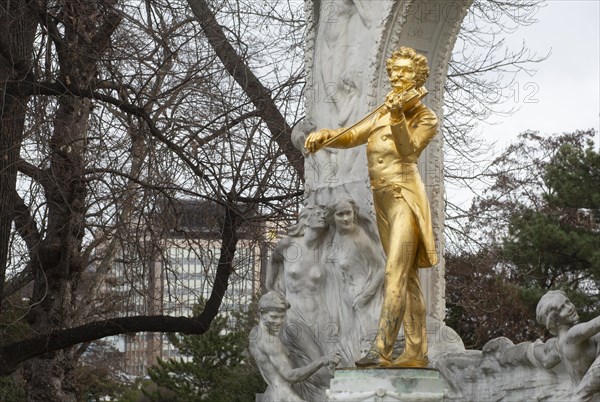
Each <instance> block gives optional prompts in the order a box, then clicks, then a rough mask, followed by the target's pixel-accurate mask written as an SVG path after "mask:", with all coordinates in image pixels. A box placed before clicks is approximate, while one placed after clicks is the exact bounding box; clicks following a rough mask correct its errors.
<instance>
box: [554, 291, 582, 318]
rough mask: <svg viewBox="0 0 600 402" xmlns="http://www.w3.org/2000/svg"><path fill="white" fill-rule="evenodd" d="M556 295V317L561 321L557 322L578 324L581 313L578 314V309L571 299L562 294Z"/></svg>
mask: <svg viewBox="0 0 600 402" xmlns="http://www.w3.org/2000/svg"><path fill="white" fill-rule="evenodd" d="M554 297H555V298H556V299H555V303H556V306H557V309H556V318H557V320H558V321H559V322H557V324H576V323H577V322H579V314H577V309H576V308H575V305H574V304H573V303H571V300H569V299H568V298H566V297H565V296H563V295H560V294H557V295H555V296H554Z"/></svg>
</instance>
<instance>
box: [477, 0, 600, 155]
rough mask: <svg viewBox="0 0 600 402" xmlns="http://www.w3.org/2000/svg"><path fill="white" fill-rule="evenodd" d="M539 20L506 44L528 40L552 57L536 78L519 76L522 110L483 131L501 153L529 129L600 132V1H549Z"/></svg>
mask: <svg viewBox="0 0 600 402" xmlns="http://www.w3.org/2000/svg"><path fill="white" fill-rule="evenodd" d="M536 17H537V19H538V23H536V24H533V25H531V26H529V27H522V28H520V29H519V30H518V31H517V32H515V33H514V34H512V35H511V36H510V37H509V38H508V39H507V40H508V42H509V43H511V44H513V46H514V47H515V48H517V49H518V48H519V46H520V44H521V42H522V41H523V40H525V42H526V44H527V46H528V47H529V48H530V49H532V50H534V51H536V52H537V53H538V54H546V53H547V52H548V51H549V50H550V51H551V55H550V57H549V58H548V59H547V60H546V61H544V62H542V63H540V64H538V65H537V66H536V69H537V70H538V71H537V73H536V74H535V75H534V76H533V77H530V76H528V75H527V74H521V75H519V76H518V77H517V80H516V83H517V84H518V88H519V90H520V93H519V95H520V96H519V97H518V106H519V107H520V110H519V111H518V112H517V113H515V114H513V115H512V116H507V117H505V116H495V117H493V118H492V120H494V121H496V122H499V123H500V124H498V125H495V126H489V125H483V126H482V127H481V131H482V133H483V134H484V135H485V136H486V137H487V136H488V135H489V137H490V138H494V139H496V140H497V141H498V151H500V150H501V149H502V148H503V147H504V146H505V145H506V144H507V143H508V142H509V141H511V140H512V141H514V140H515V138H516V136H517V135H518V134H519V133H520V132H523V131H525V130H527V129H533V130H539V131H540V132H541V133H543V134H554V133H562V132H569V131H574V130H577V129H588V128H595V129H596V131H597V132H598V129H599V128H600V42H599V41H600V22H599V21H600V0H580V1H577V0H550V1H548V2H547V5H546V6H545V7H543V8H541V9H540V10H539V12H538V14H537V15H536ZM596 145H597V146H600V137H598V136H597V140H596Z"/></svg>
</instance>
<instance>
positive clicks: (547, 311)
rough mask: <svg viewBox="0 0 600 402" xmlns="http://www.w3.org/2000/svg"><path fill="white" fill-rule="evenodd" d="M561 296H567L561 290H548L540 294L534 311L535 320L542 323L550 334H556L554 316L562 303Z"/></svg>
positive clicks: (566, 297)
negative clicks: (540, 296)
mask: <svg viewBox="0 0 600 402" xmlns="http://www.w3.org/2000/svg"><path fill="white" fill-rule="evenodd" d="M556 296H558V297H559V298H558V299H557V297H556ZM561 297H562V298H564V299H568V298H569V297H568V296H567V294H566V293H565V292H563V291H562V290H549V291H548V292H546V294H544V295H543V296H542V298H541V299H540V301H539V302H538V305H537V308H536V311H535V313H536V314H535V315H536V319H537V322H539V323H540V324H542V325H544V326H545V327H546V328H547V329H548V331H549V332H550V333H551V334H552V335H556V316H557V315H558V311H559V309H560V307H561V304H562V300H561Z"/></svg>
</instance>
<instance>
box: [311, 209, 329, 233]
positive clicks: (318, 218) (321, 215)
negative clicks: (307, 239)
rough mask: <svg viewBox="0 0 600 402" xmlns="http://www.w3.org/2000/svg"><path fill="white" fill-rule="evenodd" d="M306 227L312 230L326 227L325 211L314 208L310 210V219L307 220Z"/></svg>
mask: <svg viewBox="0 0 600 402" xmlns="http://www.w3.org/2000/svg"><path fill="white" fill-rule="evenodd" d="M308 227H310V228H313V229H322V228H326V227H327V221H326V220H325V211H323V209H321V208H315V209H313V210H312V212H311V214H310V217H309V218H308Z"/></svg>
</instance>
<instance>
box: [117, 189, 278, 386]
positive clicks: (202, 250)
mask: <svg viewBox="0 0 600 402" xmlns="http://www.w3.org/2000/svg"><path fill="white" fill-rule="evenodd" d="M175 210H176V211H177V212H176V214H175V216H174V217H173V219H174V226H173V230H172V231H171V234H170V237H169V238H167V239H161V241H160V245H158V246H153V247H152V249H154V250H155V251H154V254H155V255H154V256H148V255H147V256H146V257H144V256H141V255H140V253H138V252H137V250H136V247H133V250H123V253H122V255H121V258H119V260H118V261H117V263H116V266H115V267H114V274H113V275H114V276H113V278H111V281H109V282H110V283H111V284H112V286H111V287H110V289H107V293H109V294H112V297H114V298H115V300H119V304H120V307H119V310H121V313H120V314H119V315H121V316H134V315H156V314H165V315H172V316H191V315H192V310H193V308H194V305H195V304H197V303H198V301H199V300H201V299H204V300H206V299H208V297H209V296H210V293H211V291H212V287H213V286H212V285H213V283H212V281H213V278H214V277H215V273H216V269H217V263H218V261H219V257H220V240H219V239H220V233H219V231H220V219H222V212H223V209H222V208H221V207H218V206H217V205H216V204H214V203H209V202H191V201H181V202H180V203H179V204H178V205H177V207H176V208H175ZM267 232H268V230H267V229H266V227H265V225H263V224H260V225H252V224H250V223H249V224H246V225H243V226H242V227H240V228H238V234H239V237H240V240H239V241H238V244H237V251H236V254H235V259H234V261H233V273H232V274H231V276H230V280H229V286H228V290H227V294H226V295H225V297H224V299H223V303H222V306H221V311H223V312H227V311H234V310H235V311H244V310H246V308H247V307H248V305H249V304H250V303H251V301H252V299H253V296H254V295H255V294H256V293H257V292H258V291H259V289H260V283H261V280H260V278H261V273H262V275H264V272H265V269H266V261H267V255H268V250H269V248H270V245H269V242H268V241H267V240H266V239H265V235H266V234H267ZM140 249H142V248H141V247H140ZM143 249H144V250H147V249H148V248H147V247H146V248H143ZM118 347H119V349H120V350H121V351H122V352H124V354H125V368H124V371H125V373H126V374H127V375H131V376H144V375H146V373H147V369H148V367H150V366H152V365H154V364H155V363H156V359H157V358H158V357H160V358H162V359H169V358H171V357H178V352H177V350H176V349H175V348H174V347H173V346H172V345H171V344H170V342H169V341H168V339H167V336H166V335H164V334H161V333H138V334H131V335H125V336H122V337H120V339H119V341H118Z"/></svg>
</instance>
